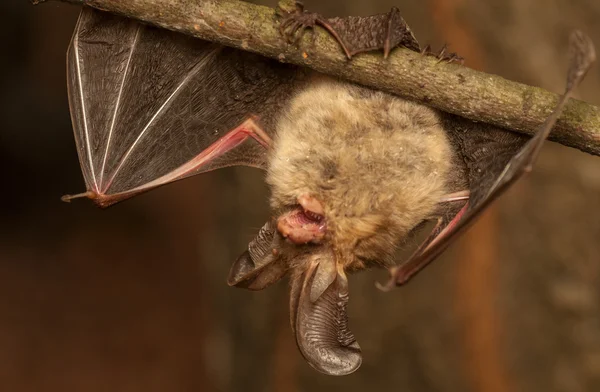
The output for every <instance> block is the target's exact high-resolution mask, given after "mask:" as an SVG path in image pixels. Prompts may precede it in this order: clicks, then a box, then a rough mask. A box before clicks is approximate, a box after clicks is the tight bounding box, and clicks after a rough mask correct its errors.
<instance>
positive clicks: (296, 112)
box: [267, 79, 453, 269]
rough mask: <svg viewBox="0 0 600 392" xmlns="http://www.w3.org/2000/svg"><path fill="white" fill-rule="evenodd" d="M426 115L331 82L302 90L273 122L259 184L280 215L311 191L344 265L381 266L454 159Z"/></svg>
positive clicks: (437, 192)
mask: <svg viewBox="0 0 600 392" xmlns="http://www.w3.org/2000/svg"><path fill="white" fill-rule="evenodd" d="M452 155H453V154H452V149H451V147H450V143H449V141H448V139H447V137H446V134H445V131H444V129H443V128H442V125H441V124H440V119H439V117H438V114H437V112H436V111H435V110H433V109H430V108H428V107H426V106H423V105H419V104H415V103H413V102H410V101H406V100H404V99H401V98H399V97H396V96H392V95H389V94H385V93H382V92H375V91H372V90H369V89H366V88H362V87H357V86H354V85H350V84H347V83H343V82H339V81H334V80H330V79H324V80H320V81H318V82H317V83H312V84H310V85H309V86H308V87H307V88H306V89H304V90H303V91H301V92H300V93H298V94H297V95H296V96H295V97H294V98H293V99H292V101H291V104H290V106H289V109H288V110H287V112H286V113H284V115H282V117H281V118H280V120H279V122H278V124H277V134H276V137H275V140H274V148H273V150H272V154H271V157H270V163H269V168H268V174H267V182H268V183H269V184H270V186H271V190H272V197H271V205H272V207H273V209H274V210H275V211H282V210H285V209H286V208H289V207H291V206H294V205H296V204H297V198H298V196H300V195H302V194H310V195H312V196H314V197H315V198H317V199H318V200H320V201H321V202H322V203H323V206H324V215H325V219H326V221H327V237H326V241H329V242H330V243H331V245H332V246H333V248H334V251H335V254H336V257H337V258H338V262H341V263H343V265H344V266H345V267H346V268H349V269H360V268H363V267H364V266H365V264H370V263H380V264H386V263H388V262H390V261H391V256H392V254H393V252H394V250H395V248H396V247H397V246H398V244H399V242H400V240H401V239H402V237H404V236H405V235H406V234H407V233H408V232H409V231H410V230H411V229H412V228H414V227H415V226H416V225H417V224H419V223H420V222H422V221H423V220H424V219H427V218H430V217H431V216H432V214H433V213H434V212H435V210H436V207H437V204H438V202H439V200H440V198H441V197H442V196H443V195H444V194H446V193H448V192H449V188H448V187H449V184H447V183H446V180H445V179H446V178H448V174H449V171H450V169H451V166H452V161H453V156H452Z"/></svg>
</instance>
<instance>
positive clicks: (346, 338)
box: [290, 253, 362, 376]
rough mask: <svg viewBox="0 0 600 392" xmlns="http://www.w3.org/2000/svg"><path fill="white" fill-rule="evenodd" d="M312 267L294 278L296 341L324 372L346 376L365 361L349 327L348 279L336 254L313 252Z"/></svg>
mask: <svg viewBox="0 0 600 392" xmlns="http://www.w3.org/2000/svg"><path fill="white" fill-rule="evenodd" d="M308 257H310V259H309V260H306V265H307V266H308V268H307V269H306V270H305V271H304V272H303V273H302V274H300V275H297V276H294V277H293V278H292V289H291V293H290V316H291V322H292V329H293V330H294V332H295V334H296V343H297V344H298V348H299V349H300V352H301V353H302V355H303V356H304V358H305V359H306V360H307V362H308V363H309V364H310V365H311V366H312V367H314V368H315V369H317V370H318V371H320V372H323V373H325V374H329V375H334V376H343V375H346V374H350V373H352V372H354V371H355V370H356V369H358V367H359V366H360V364H361V362H362V356H361V351H360V347H359V345H358V343H357V342H356V339H355V338H354V335H353V334H352V332H351V331H350V330H349V329H348V315H347V313H346V306H347V304H348V280H347V279H346V275H345V274H344V272H343V270H341V269H340V270H338V268H337V265H336V263H335V259H334V256H333V254H331V253H328V254H325V255H324V254H322V253H320V254H318V255H314V254H313V255H310V256H308Z"/></svg>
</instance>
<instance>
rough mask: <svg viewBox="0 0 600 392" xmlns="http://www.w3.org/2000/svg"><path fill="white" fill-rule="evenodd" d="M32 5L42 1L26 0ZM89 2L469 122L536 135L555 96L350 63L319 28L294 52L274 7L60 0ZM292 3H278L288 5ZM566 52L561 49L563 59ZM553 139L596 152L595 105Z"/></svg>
mask: <svg viewBox="0 0 600 392" xmlns="http://www.w3.org/2000/svg"><path fill="white" fill-rule="evenodd" d="M31 1H32V2H33V3H34V4H37V3H41V2H44V1H46V0H31ZM61 1H66V2H70V3H76V4H86V5H89V6H91V7H94V8H98V9H101V10H105V11H110V12H113V13H117V14H121V15H123V16H126V17H130V18H133V19H138V20H141V21H144V22H147V23H150V24H153V25H157V26H160V27H163V28H166V29H169V30H174V31H179V32H181V33H184V34H187V35H191V36H194V37H197V38H201V39H204V40H208V41H213V42H217V43H220V44H223V45H227V46H231V47H235V48H239V49H243V50H247V51H251V52H255V53H259V54H261V55H264V56H267V57H271V58H274V59H278V60H279V61H282V62H287V63H292V64H298V65H302V66H306V67H309V68H312V69H314V70H317V71H319V72H322V73H325V74H329V75H334V76H339V77H341V78H344V79H347V80H351V81H354V82H356V83H360V84H363V85H366V86H370V87H373V88H376V89H379V90H382V91H387V92H390V93H394V94H398V95H400V96H403V97H406V98H410V99H413V100H416V101H420V102H423V103H425V104H427V105H430V106H433V107H435V108H437V109H440V110H443V111H446V112H449V113H454V114H457V115H460V116H462V117H466V118H468V119H471V120H474V121H479V122H485V123H490V124H493V125H496V126H500V127H503V128H507V129H511V130H514V131H517V132H520V133H525V134H533V133H534V132H535V130H536V129H537V127H538V126H539V125H540V124H541V123H543V122H544V120H545V119H546V117H547V116H548V115H549V114H550V112H551V111H552V109H553V108H554V105H555V104H556V102H557V99H558V95H556V94H554V93H551V92H548V91H545V90H543V89H541V88H538V87H532V86H527V85H524V84H520V83H516V82H512V81H510V80H506V79H503V78H501V77H499V76H496V75H491V74H486V73H483V72H478V71H475V70H472V69H470V68H467V67H464V66H460V65H457V64H448V63H443V62H442V63H438V62H437V60H436V59H435V58H433V57H429V56H422V55H420V54H419V53H415V52H412V51H410V50H408V49H403V48H400V49H396V50H394V51H393V53H392V54H391V55H390V57H389V58H388V59H387V60H384V59H383V57H382V56H381V54H379V53H376V54H361V55H358V56H356V57H354V58H353V59H352V60H351V61H348V60H347V59H346V57H345V56H344V54H343V52H342V50H341V49H340V47H339V46H338V44H337V43H336V42H335V41H334V40H333V39H332V38H331V37H330V36H329V35H328V33H327V32H325V31H324V30H322V29H320V28H317V29H316V31H315V36H314V42H313V37H312V35H311V34H310V33H309V34H306V36H305V37H303V38H302V40H301V41H300V44H299V48H296V47H295V46H293V45H289V44H287V43H286V42H285V40H284V39H282V37H281V36H280V34H279V30H278V26H279V25H278V19H277V16H276V14H275V10H274V9H272V8H269V7H264V6H258V5H254V4H250V3H246V2H243V1H238V0H127V1H124V0H61ZM290 3H293V1H292V0H284V1H281V2H280V5H281V6H282V7H287V8H289V7H290V5H291V4H290ZM566 55H567V50H566V49H565V56H566ZM550 139H551V140H554V141H557V142H559V143H561V144H564V145H566V146H570V147H574V148H578V149H580V150H581V151H584V152H587V153H590V154H594V155H600V108H598V107H596V106H594V105H591V104H589V103H586V102H582V101H579V100H575V99H572V100H570V102H569V104H568V105H567V107H566V108H565V111H564V112H563V114H562V116H561V118H560V119H559V121H558V123H557V125H556V127H555V129H554V130H553V132H552V134H551V137H550Z"/></svg>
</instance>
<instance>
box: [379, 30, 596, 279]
mask: <svg viewBox="0 0 600 392" xmlns="http://www.w3.org/2000/svg"><path fill="white" fill-rule="evenodd" d="M570 53H571V59H570V64H569V71H568V75H567V86H566V89H565V93H564V94H563V95H562V96H561V97H560V99H559V101H558V104H557V105H556V108H555V109H554V111H553V112H552V114H551V115H550V116H549V117H548V118H547V119H546V121H545V122H544V123H543V124H542V125H541V126H540V128H539V130H538V131H537V133H536V134H535V135H534V136H533V137H532V138H530V139H529V140H527V138H526V137H524V136H521V135H517V134H514V133H512V132H508V131H505V130H502V129H498V128H494V127H491V126H485V127H482V126H481V125H475V124H474V123H472V122H469V121H467V120H464V121H460V120H457V119H456V118H454V119H451V120H449V121H448V127H451V129H449V135H450V137H451V138H452V139H454V142H455V144H456V145H457V146H458V151H459V152H460V154H461V155H462V159H463V160H464V162H465V166H466V169H467V176H468V181H469V188H470V189H469V191H470V195H469V200H468V201H467V202H465V203H463V204H462V205H457V206H455V207H454V208H451V209H449V210H448V211H447V213H446V214H445V215H442V216H441V217H440V218H439V219H438V222H437V225H436V226H435V228H434V229H433V231H432V232H431V234H430V235H429V237H428V238H427V239H426V240H425V242H424V243H423V244H422V245H421V246H420V247H419V248H418V249H417V250H416V251H415V253H414V254H413V255H412V256H411V257H410V258H409V260H408V261H407V262H406V263H404V264H402V265H400V266H398V267H395V268H394V269H392V271H391V275H392V276H391V279H390V281H389V282H388V283H387V284H386V285H385V286H382V287H381V288H383V289H391V288H392V287H394V286H396V285H401V284H404V283H406V282H407V281H408V280H409V279H410V278H411V277H412V276H414V275H415V274H416V273H417V272H419V271H420V270H422V269H423V267H424V266H426V265H427V264H429V263H430V262H431V261H433V260H434V259H435V258H436V257H437V256H438V255H439V254H440V253H441V252H442V251H443V250H444V249H446V248H447V247H448V245H449V244H450V243H451V242H452V241H453V240H454V239H455V238H456V236H457V235H458V234H460V233H461V232H462V231H463V230H464V229H466V228H467V227H468V226H469V225H470V224H471V223H473V221H474V219H475V218H476V217H477V216H479V214H480V213H481V212H482V211H483V210H485V208H486V207H487V206H489V204H490V203H491V202H492V201H494V200H495V199H496V198H497V197H498V196H500V195H501V194H502V192H504V191H505V190H506V189H507V188H508V187H509V186H510V185H512V184H513V183H514V182H515V181H516V180H518V179H519V178H520V177H521V176H522V175H523V174H525V173H528V172H530V171H531V169H532V165H533V164H534V162H535V160H536V159H537V156H538V155H539V152H540V150H541V147H542V145H543V143H544V141H545V140H546V138H547V137H548V134H549V133H550V131H551V130H552V127H553V126H554V124H555V123H556V121H557V119H558V117H559V116H560V113H561V112H562V110H563V108H564V106H565V105H566V103H567V101H568V99H569V97H570V95H571V93H572V91H573V89H574V88H575V87H576V86H577V85H578V84H579V82H580V81H581V80H582V79H583V77H584V76H585V73H586V72H587V70H588V69H589V68H590V66H591V64H592V63H593V62H594V61H595V57H596V55H595V50H594V46H593V44H592V41H591V40H590V38H589V37H587V36H586V35H584V34H583V33H581V32H574V33H573V34H572V35H571V39H570Z"/></svg>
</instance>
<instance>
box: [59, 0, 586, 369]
mask: <svg viewBox="0 0 600 392" xmlns="http://www.w3.org/2000/svg"><path fill="white" fill-rule="evenodd" d="M315 23H317V24H321V25H323V26H325V27H326V28H327V29H328V30H329V31H330V32H332V34H334V35H335V36H336V37H337V38H338V40H340V43H341V44H342V45H343V46H344V49H345V51H346V53H348V55H349V56H350V55H351V54H354V53H358V52H360V51H364V50H371V49H380V48H383V49H384V50H385V52H386V54H387V53H388V52H389V50H390V48H392V47H394V46H397V45H404V46H406V47H408V48H409V49H413V50H419V47H418V44H416V41H414V37H413V36H412V34H411V33H410V30H408V28H407V27H406V25H405V24H404V21H403V20H402V18H400V17H399V15H398V14H397V11H393V12H391V13H390V14H386V15H379V16H375V17H369V18H335V19H332V20H324V19H322V18H320V17H318V16H315V15H314V14H308V13H304V12H303V11H302V10H298V12H297V13H295V14H293V15H291V16H288V17H287V18H285V19H284V21H283V24H282V29H283V30H285V28H291V30H292V32H295V31H296V30H299V29H303V28H305V27H309V26H311V25H312V24H315ZM366 28H368V29H373V31H374V34H371V35H369V36H368V37H367V38H368V39H364V38H365V37H363V36H361V35H360V34H362V33H360V32H361V31H362V32H364V30H365V29H366ZM357 32H358V33H357ZM413 41H414V42H413ZM571 43H572V47H573V48H574V51H573V53H574V54H575V56H573V61H572V64H571V69H570V73H569V77H568V84H567V90H566V92H565V94H564V95H563V97H562V98H561V100H560V101H559V103H558V106H557V108H556V110H555V111H554V113H553V114H552V116H550V118H549V119H548V121H547V122H546V123H545V124H544V125H543V126H542V127H541V128H540V130H539V131H538V133H537V134H536V135H535V136H534V137H533V138H531V139H529V138H527V137H525V136H521V135H517V134H513V133H511V132H509V131H506V130H502V129H498V128H494V127H491V126H486V125H481V124H475V123H473V122H471V121H467V120H464V119H460V118H457V117H455V116H451V115H448V114H445V113H441V112H438V111H436V110H434V109H431V108H429V107H426V106H424V105H421V104H418V103H414V102H409V101H407V100H404V99H402V98H399V97H397V96H394V95H390V94H385V93H382V92H378V91H374V90H371V89H368V88H365V87H359V86H356V85H353V84H350V83H346V82H343V81H339V80H335V79H332V78H328V77H324V76H322V75H315V74H311V73H309V72H308V71H307V70H304V69H301V68H298V67H294V66H289V65H283V64H280V63H277V62H275V61H272V60H268V59H265V58H262V57H260V56H256V55H252V54H249V53H245V52H241V51H236V50H233V49H228V48H225V47H222V46H218V45H214V44H210V43H207V42H203V41H199V40H194V39H191V38H188V37H184V36H181V35H178V34H175V33H171V32H167V31H163V30H160V29H156V28H151V27H148V26H144V25H141V24H138V23H136V22H134V21H130V20H127V19H123V18H121V17H117V16H112V15H109V14H105V13H102V12H99V11H93V10H91V9H88V8H84V10H83V12H82V14H81V17H80V20H79V22H78V25H77V28H76V30H75V34H74V36H73V40H72V43H71V46H70V47H69V53H68V87H69V101H70V106H71V114H72V120H73V126H74V130H75V138H76V141H77V147H78V152H79V158H80V163H81V166H82V171H83V174H84V177H85V181H86V185H87V192H86V193H84V194H83V196H87V197H89V198H91V199H93V200H94V201H95V202H96V203H97V204H98V205H100V206H109V205H111V204H113V203H116V202H118V201H120V200H124V199H126V198H129V197H131V196H134V195H136V194H139V193H141V192H145V191H147V190H150V189H153V188H155V187H157V186H160V185H163V184H166V183H169V182H172V181H176V180H179V179H182V178H185V177H188V176H191V175H194V174H197V173H201V172H205V171H208V170H213V169H216V168H219V167H224V166H230V165H236V164H243V165H249V166H255V167H261V168H265V169H266V170H267V182H268V184H269V185H270V188H271V194H272V195H271V207H272V210H273V217H272V218H271V219H269V220H268V222H267V223H266V224H265V225H264V227H263V228H262V229H261V230H260V232H259V233H258V235H257V237H256V238H255V239H254V240H253V241H252V242H251V243H250V244H249V246H248V250H247V251H246V252H245V253H244V254H243V255H242V256H241V257H240V258H239V259H238V260H237V261H236V262H235V263H234V265H233V267H232V269H231V273H230V276H229V279H228V282H229V284H230V285H234V286H238V287H245V288H248V289H251V290H260V289H263V288H265V287H267V286H269V285H270V284H272V283H275V282H276V281H278V280H279V279H280V278H281V277H282V276H283V275H285V274H286V273H287V272H290V275H291V294H290V312H291V324H292V328H293V330H294V332H295V334H296V341H297V343H298V347H299V348H300V351H301V352H302V354H303V355H304V357H305V358H306V359H307V361H308V362H309V363H310V364H311V365H312V366H313V367H314V368H316V369H317V370H319V371H322V372H324V373H327V374H333V375H343V374H348V373H351V372H353V371H354V370H356V369H357V368H358V367H359V365H360V363H361V360H362V359H361V354H360V348H359V346H358V344H357V343H356V340H355V339H354V336H353V335H352V333H351V332H350V330H349V329H348V325H347V316H346V305H347V302H348V281H347V277H346V274H347V273H348V272H350V271H356V270H360V269H363V268H366V267H369V266H374V265H377V266H384V267H391V266H392V265H393V260H392V256H393V254H394V251H395V250H396V248H397V247H398V245H399V244H400V242H401V241H402V240H403V239H404V238H406V237H407V236H408V235H410V234H412V233H413V232H415V231H416V230H417V229H418V228H420V227H422V225H423V223H425V222H427V221H433V222H434V223H435V227H434V228H433V230H432V231H431V233H430V235H429V237H428V238H427V239H426V240H425V241H424V242H423V243H422V244H421V245H420V246H419V248H418V249H417V250H416V251H415V253H414V254H413V256H412V257H411V258H410V259H409V260H408V261H407V262H405V263H404V264H402V265H401V266H399V267H393V268H391V270H392V280H391V281H390V285H391V286H393V285H396V284H401V283H404V282H405V281H407V280H408V279H409V278H410V277H411V276H413V275H414V274H415V273H416V272H418V271H419V270H421V269H422V268H423V267H424V266H425V265H427V264H428V263H429V262H431V261H432V260H433V259H434V258H435V257H436V256H437V255H438V254H439V253H440V252H442V251H443V250H444V249H445V248H446V247H447V246H448V244H449V243H450V242H451V241H452V240H453V239H455V238H456V236H457V234H458V233H459V232H460V231H462V230H463V229H464V228H465V227H466V226H467V225H468V224H469V223H470V222H472V221H473V218H474V217H475V216H477V215H478V214H479V213H480V212H481V211H482V210H483V209H484V208H485V207H486V206H487V205H488V204H489V203H490V202H491V201H492V200H493V199H494V198H496V197H497V196H498V195H499V194H500V193H501V191H502V190H504V189H505V188H506V187H507V186H509V185H510V184H511V183H512V182H514V181H515V180H516V179H517V178H518V177H519V176H520V175H521V174H522V173H523V172H525V171H528V170H530V168H531V165H532V163H533V162H534V160H535V158H536V156H537V153H538V152H539V149H540V147H541V145H542V143H543V141H544V140H545V139H546V137H547V135H548V133H549V131H550V129H551V128H552V126H553V124H554V123H555V121H556V118H557V117H558V115H559V113H560V111H561V110H562V107H563V106H564V104H565V102H566V100H567V98H568V95H569V94H570V92H571V90H572V89H573V87H574V86H575V85H577V83H578V82H579V81H580V80H581V78H582V77H583V74H584V73H585V71H586V70H587V68H588V67H589V65H590V63H591V62H592V61H593V59H594V50H593V46H592V45H591V43H590V42H589V39H588V38H587V37H586V36H584V35H583V34H581V33H577V34H574V35H573V37H572V42H571ZM70 198H71V196H67V197H66V198H65V199H70Z"/></svg>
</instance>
